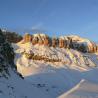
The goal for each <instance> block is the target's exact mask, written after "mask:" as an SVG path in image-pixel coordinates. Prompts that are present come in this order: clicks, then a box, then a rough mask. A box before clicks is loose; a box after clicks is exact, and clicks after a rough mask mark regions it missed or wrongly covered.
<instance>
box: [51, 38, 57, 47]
mask: <svg viewBox="0 0 98 98" xmlns="http://www.w3.org/2000/svg"><path fill="white" fill-rule="evenodd" d="M57 45H58V42H57V39H56V38H53V39H52V47H56V46H57Z"/></svg>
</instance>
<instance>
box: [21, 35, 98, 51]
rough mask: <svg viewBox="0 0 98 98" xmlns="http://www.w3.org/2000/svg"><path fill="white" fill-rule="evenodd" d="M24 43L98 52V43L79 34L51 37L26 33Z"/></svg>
mask: <svg viewBox="0 0 98 98" xmlns="http://www.w3.org/2000/svg"><path fill="white" fill-rule="evenodd" d="M22 42H23V43H27V42H31V43H32V44H33V45H36V44H39V45H47V46H49V47H60V48H71V49H75V50H79V51H81V52H88V53H91V52H92V53H94V52H98V45H97V44H96V43H94V42H93V41H90V40H88V39H84V38H81V37H79V36H77V35H70V36H60V37H58V38H56V37H53V38H51V37H49V36H48V35H46V34H42V33H38V34H33V35H30V34H28V33H27V34H25V35H24V37H23V40H22Z"/></svg>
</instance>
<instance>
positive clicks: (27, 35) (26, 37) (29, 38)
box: [23, 34, 32, 43]
mask: <svg viewBox="0 0 98 98" xmlns="http://www.w3.org/2000/svg"><path fill="white" fill-rule="evenodd" d="M23 40H24V43H27V42H31V41H32V36H31V35H30V34H25V35H24V38H23Z"/></svg>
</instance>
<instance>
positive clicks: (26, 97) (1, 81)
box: [0, 30, 50, 98]
mask: <svg viewBox="0 0 98 98" xmlns="http://www.w3.org/2000/svg"><path fill="white" fill-rule="evenodd" d="M40 97H42V98H50V97H49V96H48V95H46V94H45V93H42V92H41V91H39V90H38V89H36V88H35V87H33V86H32V85H30V84H28V83H27V82H26V81H25V80H24V79H22V77H21V75H19V73H17V71H16V66H15V64H14V52H13V49H12V48H11V45H10V44H9V43H8V42H7V41H6V39H5V36H4V35H3V34H2V31H1V30H0V98H40Z"/></svg>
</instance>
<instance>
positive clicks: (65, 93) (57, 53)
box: [8, 42, 98, 98]
mask: <svg viewBox="0 0 98 98" xmlns="http://www.w3.org/2000/svg"><path fill="white" fill-rule="evenodd" d="M13 48H14V50H15V53H16V58H15V63H16V65H17V70H18V72H19V73H21V74H22V75H23V76H24V80H21V81H22V82H20V83H19V82H18V84H19V85H20V86H19V90H24V89H27V92H25V91H24V92H23V95H24V94H27V95H29V93H30V92H31V91H32V94H31V96H32V95H34V97H27V98H98V78H97V74H98V68H97V64H98V61H97V60H98V55H97V54H84V53H81V52H78V51H76V50H72V49H64V48H53V47H47V46H44V45H43V46H42V45H41V46H39V45H35V46H33V45H32V44H31V43H26V44H21V42H20V43H18V44H13ZM24 51H25V52H26V53H30V52H31V51H32V52H33V53H34V54H36V55H43V56H45V57H49V58H54V59H58V58H59V59H61V62H55V63H49V62H45V61H34V60H29V59H27V58H26V57H25V55H23V54H21V53H22V52H24ZM15 83H16V82H15ZM25 83H26V85H29V86H28V87H30V90H28V87H25V86H26V85H25ZM22 85H25V86H22ZM17 87H18V86H17ZM20 88H22V89H20ZM31 89H32V90H31ZM28 92H29V93H28ZM8 98H9V97H8ZM10 98H11V97H10ZM12 98H14V97H12ZM18 98H20V97H18ZM21 98H22V97H21ZM23 98H25V97H23Z"/></svg>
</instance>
